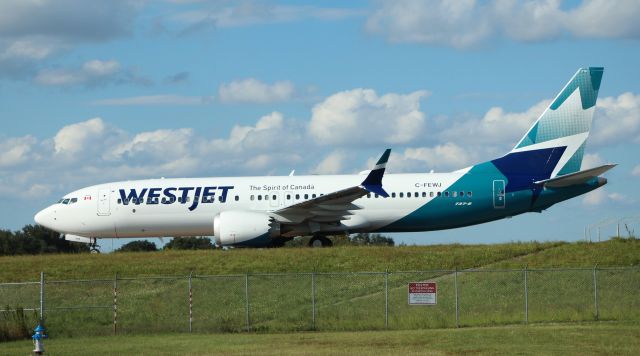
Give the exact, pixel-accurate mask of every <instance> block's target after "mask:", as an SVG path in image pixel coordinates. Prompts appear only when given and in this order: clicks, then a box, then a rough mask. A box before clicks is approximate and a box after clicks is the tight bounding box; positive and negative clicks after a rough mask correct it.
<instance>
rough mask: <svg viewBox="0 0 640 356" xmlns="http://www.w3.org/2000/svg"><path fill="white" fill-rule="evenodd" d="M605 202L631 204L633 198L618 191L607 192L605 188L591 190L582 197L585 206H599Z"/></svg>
mask: <svg viewBox="0 0 640 356" xmlns="http://www.w3.org/2000/svg"><path fill="white" fill-rule="evenodd" d="M607 202H612V203H616V204H633V203H635V200H634V199H633V198H632V197H630V196H628V195H625V194H620V193H618V192H613V193H608V192H607V190H606V189H605V188H598V189H596V190H592V191H591V192H589V193H587V194H586V195H585V196H584V198H582V203H583V204H585V205H587V206H599V205H602V204H605V203H607Z"/></svg>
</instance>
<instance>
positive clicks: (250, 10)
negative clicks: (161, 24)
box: [171, 1, 365, 34]
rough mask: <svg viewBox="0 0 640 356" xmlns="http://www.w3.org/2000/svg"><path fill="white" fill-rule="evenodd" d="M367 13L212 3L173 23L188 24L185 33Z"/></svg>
mask: <svg viewBox="0 0 640 356" xmlns="http://www.w3.org/2000/svg"><path fill="white" fill-rule="evenodd" d="M364 14H365V12H364V10H361V9H349V8H344V7H340V8H325V7H317V6H292V5H279V4H270V3H266V2H258V1H240V2H234V3H230V4H229V3H221V2H209V3H204V4H202V5H201V6H197V7H193V6H192V9H190V10H188V11H183V12H178V13H177V14H176V15H173V16H172V18H171V19H172V20H173V21H175V22H178V23H182V24H185V25H187V27H186V28H185V29H184V30H183V31H182V32H183V34H185V33H191V32H195V31H202V30H206V29H213V28H227V27H244V26H254V25H263V24H277V23H286V22H295V21H302V20H307V19H318V20H323V21H334V20H340V19H344V18H348V17H353V16H362V15H364Z"/></svg>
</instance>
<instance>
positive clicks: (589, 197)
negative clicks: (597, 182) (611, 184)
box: [582, 188, 607, 206]
mask: <svg viewBox="0 0 640 356" xmlns="http://www.w3.org/2000/svg"><path fill="white" fill-rule="evenodd" d="M606 200H607V192H606V190H605V189H604V188H598V189H596V190H592V191H590V192H589V193H587V194H585V195H584V198H582V203H583V204H585V205H588V206H597V205H600V204H602V203H604V202H605V201H606Z"/></svg>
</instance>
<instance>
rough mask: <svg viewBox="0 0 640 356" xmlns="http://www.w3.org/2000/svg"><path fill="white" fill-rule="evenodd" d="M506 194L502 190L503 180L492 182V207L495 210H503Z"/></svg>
mask: <svg viewBox="0 0 640 356" xmlns="http://www.w3.org/2000/svg"><path fill="white" fill-rule="evenodd" d="M505 200H506V194H505V190H504V180H494V181H493V207H494V208H495V209H504V207H505V203H506V202H505Z"/></svg>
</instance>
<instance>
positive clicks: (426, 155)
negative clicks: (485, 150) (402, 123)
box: [370, 142, 478, 173]
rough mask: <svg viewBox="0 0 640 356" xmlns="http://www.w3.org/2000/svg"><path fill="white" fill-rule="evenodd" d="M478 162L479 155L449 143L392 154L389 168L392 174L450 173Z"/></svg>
mask: <svg viewBox="0 0 640 356" xmlns="http://www.w3.org/2000/svg"><path fill="white" fill-rule="evenodd" d="M477 161H478V154H477V153H475V152H472V151H469V150H467V148H463V147H460V146H458V145H456V144H455V143H451V142H447V143H445V144H441V145H436V146H433V147H411V148H407V149H405V150H404V152H403V153H400V154H396V153H392V155H391V158H390V159H389V163H388V165H387V166H388V168H389V171H390V172H395V173H401V172H407V173H408V172H427V171H429V170H431V169H433V170H436V171H440V172H443V171H446V172H448V171H452V170H456V169H461V168H464V167H466V166H469V165H471V164H473V163H477ZM374 162H375V161H371V162H370V163H371V164H373V163H374Z"/></svg>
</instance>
